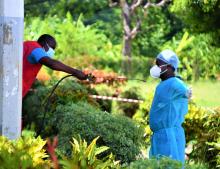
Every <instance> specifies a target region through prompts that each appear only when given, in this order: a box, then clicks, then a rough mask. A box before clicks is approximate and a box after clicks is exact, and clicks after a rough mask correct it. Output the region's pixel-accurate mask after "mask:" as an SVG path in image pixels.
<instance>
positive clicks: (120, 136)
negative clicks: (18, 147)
mask: <svg viewBox="0 0 220 169" xmlns="http://www.w3.org/2000/svg"><path fill="white" fill-rule="evenodd" d="M54 124H55V126H54V127H55V128H56V130H57V131H58V136H59V148H60V150H62V152H65V153H67V154H69V153H70V152H71V151H70V150H71V149H70V145H69V144H68V143H69V141H70V139H71V138H72V137H73V136H75V137H76V136H77V135H80V136H81V137H82V138H83V139H85V140H86V141H87V142H91V141H92V140H93V139H94V138H95V137H97V136H100V138H99V140H98V142H97V144H98V145H100V146H101V145H102V146H103V145H105V146H108V147H109V148H110V149H109V151H111V152H112V153H113V154H115V156H116V159H117V160H121V162H122V163H124V162H131V161H134V160H135V157H136V156H137V155H138V154H139V153H140V147H141V145H142V143H143V130H142V129H141V128H139V127H137V125H136V124H135V123H134V122H133V121H132V120H130V119H128V118H126V117H124V116H113V115H111V114H109V113H106V112H102V111H100V110H98V109H96V108H94V107H93V106H91V105H90V104H88V103H85V102H78V103H68V104H66V105H59V106H58V107H57V108H56V111H55V112H54V115H53V117H52V118H51V121H50V123H49V124H48V125H49V126H52V125H54Z"/></svg>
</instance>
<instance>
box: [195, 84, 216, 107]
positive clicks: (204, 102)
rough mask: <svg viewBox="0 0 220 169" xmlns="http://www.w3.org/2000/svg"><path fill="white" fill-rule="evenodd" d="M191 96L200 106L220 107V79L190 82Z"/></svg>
mask: <svg viewBox="0 0 220 169" xmlns="http://www.w3.org/2000/svg"><path fill="white" fill-rule="evenodd" d="M191 86H192V88H193V98H194V100H195V101H196V103H198V105H200V106H205V107H220V81H199V82H194V83H192V84H191Z"/></svg>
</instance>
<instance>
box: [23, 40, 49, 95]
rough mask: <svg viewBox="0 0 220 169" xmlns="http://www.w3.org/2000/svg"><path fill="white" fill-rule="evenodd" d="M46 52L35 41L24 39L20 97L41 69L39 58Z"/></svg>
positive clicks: (25, 92)
mask: <svg viewBox="0 0 220 169" xmlns="http://www.w3.org/2000/svg"><path fill="white" fill-rule="evenodd" d="M45 56H47V55H46V52H45V51H44V49H43V48H42V47H41V45H40V44H39V43H37V42H36V41H25V42H24V43H23V79H22V83H23V84H22V97H24V96H25V95H26V94H27V92H28V90H29V89H30V88H31V86H32V84H33V82H34V81H35V79H36V76H37V74H38V72H39V71H40V69H41V66H42V65H41V64H40V63H39V60H40V59H41V58H42V57H45Z"/></svg>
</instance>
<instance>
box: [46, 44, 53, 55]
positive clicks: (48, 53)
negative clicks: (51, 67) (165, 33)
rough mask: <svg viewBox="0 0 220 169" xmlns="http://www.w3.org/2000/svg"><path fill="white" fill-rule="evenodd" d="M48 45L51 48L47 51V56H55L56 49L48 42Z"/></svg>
mask: <svg viewBox="0 0 220 169" xmlns="http://www.w3.org/2000/svg"><path fill="white" fill-rule="evenodd" d="M47 47H48V48H49V49H48V51H46V53H47V56H49V57H53V56H54V54H55V51H54V50H53V49H52V48H51V47H50V46H49V45H48V44H47Z"/></svg>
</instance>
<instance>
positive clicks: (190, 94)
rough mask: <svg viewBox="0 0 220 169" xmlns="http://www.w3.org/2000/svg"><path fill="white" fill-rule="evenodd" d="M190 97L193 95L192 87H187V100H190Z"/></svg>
mask: <svg viewBox="0 0 220 169" xmlns="http://www.w3.org/2000/svg"><path fill="white" fill-rule="evenodd" d="M192 95H193V91H192V87H189V88H188V90H187V92H186V96H187V98H188V99H189V100H191V99H192Z"/></svg>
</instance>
